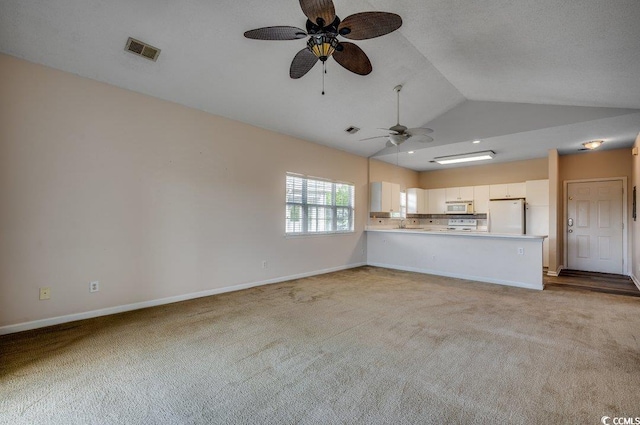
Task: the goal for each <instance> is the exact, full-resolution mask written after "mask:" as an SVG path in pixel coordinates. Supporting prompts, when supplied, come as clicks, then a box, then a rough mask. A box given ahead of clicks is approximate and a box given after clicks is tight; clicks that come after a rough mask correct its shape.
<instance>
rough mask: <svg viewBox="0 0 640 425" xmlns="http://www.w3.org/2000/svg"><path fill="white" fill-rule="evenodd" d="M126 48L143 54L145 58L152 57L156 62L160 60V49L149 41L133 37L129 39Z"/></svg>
mask: <svg viewBox="0 0 640 425" xmlns="http://www.w3.org/2000/svg"><path fill="white" fill-rule="evenodd" d="M124 50H126V51H127V52H131V53H134V54H136V55H138V56H142V57H143V58H147V59H150V60H152V61H154V62H155V61H156V60H158V56H159V55H160V49H158V48H157V47H153V46H150V45H148V44H147V43H144V42H142V41H140V40H136V39H135V38H131V37H129V39H128V40H127V45H126V46H124Z"/></svg>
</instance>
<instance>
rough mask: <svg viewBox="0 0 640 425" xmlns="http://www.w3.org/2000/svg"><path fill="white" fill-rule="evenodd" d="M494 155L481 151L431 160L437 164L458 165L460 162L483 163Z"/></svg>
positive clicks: (493, 153)
mask: <svg viewBox="0 0 640 425" xmlns="http://www.w3.org/2000/svg"><path fill="white" fill-rule="evenodd" d="M495 155H496V153H495V152H494V151H482V152H471V153H463V154H459V155H448V156H439V157H436V158H433V160H434V161H435V162H437V163H438V164H441V165H447V164H459V163H461V162H474V161H485V160H488V159H493V158H494V156H495Z"/></svg>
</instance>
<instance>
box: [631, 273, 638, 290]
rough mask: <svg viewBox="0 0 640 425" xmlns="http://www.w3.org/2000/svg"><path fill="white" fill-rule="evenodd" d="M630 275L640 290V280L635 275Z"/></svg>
mask: <svg viewBox="0 0 640 425" xmlns="http://www.w3.org/2000/svg"><path fill="white" fill-rule="evenodd" d="M629 277H630V278H631V280H632V281H633V283H635V284H636V286H637V287H638V290H640V281H639V280H638V279H637V278H636V277H635V276H634V275H630V276H629Z"/></svg>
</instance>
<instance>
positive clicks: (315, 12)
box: [300, 0, 336, 27]
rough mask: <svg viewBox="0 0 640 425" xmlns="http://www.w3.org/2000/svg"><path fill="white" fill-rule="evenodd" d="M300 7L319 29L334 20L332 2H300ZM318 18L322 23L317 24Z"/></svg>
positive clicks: (305, 0)
mask: <svg viewBox="0 0 640 425" xmlns="http://www.w3.org/2000/svg"><path fill="white" fill-rule="evenodd" d="M300 7H301V8H302V12H303V13H304V14H305V15H307V18H309V20H310V21H311V22H312V23H314V24H317V25H318V26H320V27H324V26H326V25H329V24H331V23H332V22H333V20H334V19H335V18H336V9H335V7H333V1H332V0H300ZM318 18H320V19H322V22H318Z"/></svg>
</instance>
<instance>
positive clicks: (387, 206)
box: [370, 182, 400, 213]
mask: <svg viewBox="0 0 640 425" xmlns="http://www.w3.org/2000/svg"><path fill="white" fill-rule="evenodd" d="M370 199H371V205H370V211H371V212H389V213H394V212H398V213H399V212H400V185H399V184H397V183H389V182H373V183H371V193H370Z"/></svg>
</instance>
